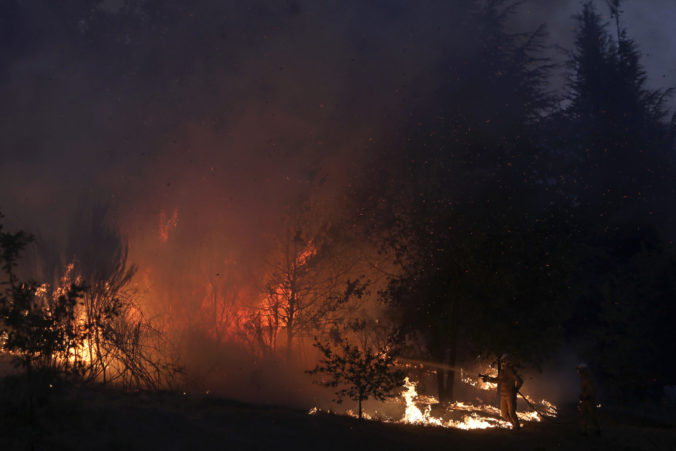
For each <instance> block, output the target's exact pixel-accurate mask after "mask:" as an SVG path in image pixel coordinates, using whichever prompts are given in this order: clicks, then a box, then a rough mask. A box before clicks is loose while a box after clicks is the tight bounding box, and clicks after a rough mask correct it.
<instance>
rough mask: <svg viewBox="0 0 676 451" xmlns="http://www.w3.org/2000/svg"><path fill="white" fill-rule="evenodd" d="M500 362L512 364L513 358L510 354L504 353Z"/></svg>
mask: <svg viewBox="0 0 676 451" xmlns="http://www.w3.org/2000/svg"><path fill="white" fill-rule="evenodd" d="M500 362H502V363H512V357H511V356H510V355H509V354H507V353H504V354H502V355H501V356H500Z"/></svg>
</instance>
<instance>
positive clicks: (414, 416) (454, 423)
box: [400, 377, 512, 430]
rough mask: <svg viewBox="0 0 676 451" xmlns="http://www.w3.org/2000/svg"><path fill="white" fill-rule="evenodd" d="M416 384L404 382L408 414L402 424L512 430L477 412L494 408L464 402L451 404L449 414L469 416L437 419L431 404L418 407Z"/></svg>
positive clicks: (403, 394) (507, 424)
mask: <svg viewBox="0 0 676 451" xmlns="http://www.w3.org/2000/svg"><path fill="white" fill-rule="evenodd" d="M415 387H416V383H415V382H411V381H410V380H409V379H408V377H407V378H406V379H405V380H404V388H405V389H406V390H405V391H404V393H402V398H403V399H404V401H405V402H406V412H405V413H404V417H403V418H402V419H401V420H400V422H402V423H410V424H421V425H426V426H441V427H448V428H457V429H465V430H469V429H488V428H495V427H505V428H511V427H512V425H511V424H510V423H508V422H506V421H504V420H501V419H497V418H493V417H484V416H481V415H479V413H478V412H477V411H476V410H479V411H485V410H489V411H491V413H493V412H492V411H493V410H495V411H497V409H495V408H494V407H492V406H485V407H484V406H482V407H480V408H477V407H475V406H473V405H471V404H465V403H462V402H456V403H453V404H451V405H450V406H449V407H448V412H449V413H450V412H453V411H454V410H461V411H470V414H469V415H464V416H463V417H462V419H461V420H453V419H449V420H444V419H443V418H437V417H434V416H432V414H431V412H432V406H430V405H429V404H428V405H427V406H426V407H425V409H424V410H423V411H421V410H420V409H419V408H418V407H417V406H416V405H415V402H414V400H417V399H418V398H419V397H418V393H417V391H416V389H415Z"/></svg>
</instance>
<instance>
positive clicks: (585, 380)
mask: <svg viewBox="0 0 676 451" xmlns="http://www.w3.org/2000/svg"><path fill="white" fill-rule="evenodd" d="M577 374H578V375H579V376H580V398H579V400H578V403H577V409H578V410H579V411H580V416H581V419H580V420H581V421H580V426H581V432H582V433H583V434H584V435H587V434H589V433H590V432H594V433H595V434H597V435H598V434H600V433H601V428H600V426H599V421H598V419H597V418H596V399H595V398H596V397H595V396H594V385H593V384H592V381H591V372H590V371H589V367H588V366H587V365H586V364H584V363H580V364H579V365H578V366H577Z"/></svg>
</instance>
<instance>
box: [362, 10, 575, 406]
mask: <svg viewBox="0 0 676 451" xmlns="http://www.w3.org/2000/svg"><path fill="white" fill-rule="evenodd" d="M513 11H514V9H513V7H512V6H510V5H507V4H506V2H500V1H493V2H486V3H485V4H484V5H483V7H481V8H478V9H470V10H469V11H468V12H467V16H466V17H463V18H462V20H464V21H466V22H467V23H469V24H471V25H470V26H469V28H470V29H471V30H472V31H471V33H472V40H471V42H467V43H466V46H465V48H462V49H461V50H460V51H458V53H457V54H452V55H449V58H448V62H447V64H445V65H444V67H443V70H444V71H445V74H446V81H445V83H444V84H443V86H442V87H440V89H439V99H440V101H439V103H440V104H439V105H434V108H433V109H432V108H431V111H433V113H432V114H431V115H430V114H429V113H424V112H421V113H420V114H418V115H414V116H413V119H412V122H413V125H412V126H411V127H410V128H409V133H410V134H409V135H408V136H407V137H406V140H407V143H406V144H405V145H403V146H402V147H401V150H400V151H399V152H397V151H396V150H395V151H392V150H390V149H388V154H387V158H389V159H392V158H393V157H394V158H395V162H396V161H398V162H399V164H400V166H399V167H398V169H397V170H394V171H391V172H390V171H388V172H386V173H385V179H384V180H383V178H379V177H378V176H375V177H374V179H377V180H378V183H379V184H380V185H381V186H382V187H384V189H382V188H380V189H379V188H378V187H375V191H376V192H377V193H379V194H378V197H379V198H378V199H376V203H375V206H374V207H372V209H373V210H375V211H377V212H378V213H379V214H381V216H380V218H377V219H376V222H377V223H379V224H380V226H379V227H381V229H380V231H381V234H382V230H383V229H384V230H386V231H387V232H386V233H385V234H384V235H382V236H384V237H385V238H384V240H383V243H384V246H385V247H386V248H390V249H393V250H394V254H395V256H396V258H397V260H398V262H399V264H400V266H401V268H402V269H401V274H400V275H396V276H395V277H393V278H392V281H391V284H390V286H389V288H388V289H387V290H386V291H385V292H384V298H385V299H386V300H387V301H389V302H390V303H391V305H393V306H395V307H396V308H397V309H399V310H401V311H402V314H401V317H402V318H404V319H403V324H402V326H403V327H404V328H405V329H406V330H407V331H408V332H409V333H410V334H411V335H415V336H416V337H419V338H420V339H421V340H422V341H423V343H424V345H425V347H426V349H427V351H428V353H429V354H430V357H431V358H433V359H435V360H438V361H445V362H447V363H449V364H450V365H451V366H452V365H453V364H454V363H455V360H456V358H457V357H458V350H459V343H460V342H462V343H463V344H465V345H466V346H465V347H464V348H466V349H468V350H470V349H471V350H472V352H482V351H483V352H492V353H498V354H499V353H501V352H504V351H511V352H512V353H514V354H517V355H518V354H521V355H522V356H524V357H528V358H531V359H535V360H536V359H538V358H542V357H543V355H544V354H545V353H546V351H547V350H548V349H549V348H548V346H549V345H551V344H552V342H555V341H556V340H557V339H558V336H559V329H558V327H557V324H558V323H559V321H561V320H562V318H565V316H566V313H565V305H566V302H565V300H566V299H567V298H568V296H569V293H568V290H567V287H566V285H565V283H564V280H565V275H566V271H567V270H568V269H569V267H570V263H569V260H568V259H567V257H566V255H567V253H566V252H563V253H559V251H561V250H563V249H565V244H564V243H565V239H566V231H565V229H564V228H562V227H559V226H558V224H559V221H558V218H559V216H560V213H559V211H558V210H557V208H558V206H556V205H552V204H551V203H550V201H549V193H548V192H547V188H548V185H547V183H546V175H547V174H546V172H547V170H548V169H547V165H546V162H545V156H544V155H543V152H542V149H541V148H540V147H539V145H538V142H537V136H538V127H539V124H540V121H541V118H542V116H543V115H544V114H545V113H546V112H547V111H548V109H549V108H551V106H552V100H553V99H552V97H551V96H550V95H549V94H548V93H547V92H546V90H545V88H544V86H545V81H546V77H547V73H548V69H549V63H548V61H547V60H545V59H542V58H541V57H540V56H539V55H540V50H541V46H542V38H543V30H541V29H539V30H537V31H535V32H534V33H531V34H517V33H511V32H509V31H508V30H507V28H506V18H507V17H508V16H509V14H510V13H512V12H513ZM458 20H460V19H458ZM467 31H468V32H469V30H467ZM390 164H392V163H390ZM378 169H379V170H380V169H381V166H378ZM386 171H387V169H386ZM389 181H392V182H391V185H388V182H389ZM388 186H389V187H391V188H390V189H391V191H390V192H388V191H387V188H388ZM372 188H374V187H373V186H372V185H369V188H368V189H372ZM453 378H454V374H453V373H449V374H446V373H445V372H443V371H440V372H438V379H439V399H440V400H441V401H446V400H449V399H450V398H451V397H452V390H453Z"/></svg>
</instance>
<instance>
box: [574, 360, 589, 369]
mask: <svg viewBox="0 0 676 451" xmlns="http://www.w3.org/2000/svg"><path fill="white" fill-rule="evenodd" d="M588 369H589V367H588V366H587V364H586V363H582V362H580V363H579V364H578V365H577V370H578V371H587V370H588Z"/></svg>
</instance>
